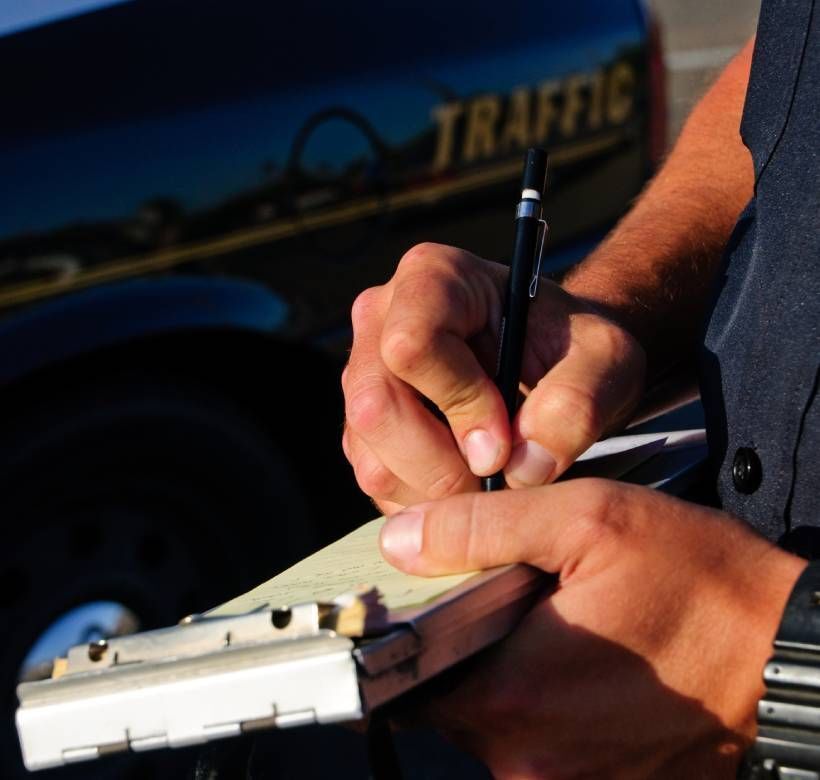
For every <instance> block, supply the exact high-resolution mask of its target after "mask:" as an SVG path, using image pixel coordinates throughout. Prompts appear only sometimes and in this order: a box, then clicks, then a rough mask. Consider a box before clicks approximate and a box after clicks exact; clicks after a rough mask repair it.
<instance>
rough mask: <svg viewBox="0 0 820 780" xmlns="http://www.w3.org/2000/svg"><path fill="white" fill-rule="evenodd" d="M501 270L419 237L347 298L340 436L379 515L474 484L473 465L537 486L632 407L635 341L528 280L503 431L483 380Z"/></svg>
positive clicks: (638, 373)
mask: <svg viewBox="0 0 820 780" xmlns="http://www.w3.org/2000/svg"><path fill="white" fill-rule="evenodd" d="M505 279H506V269H505V268H504V267H503V266H500V265H497V264H494V263H490V262H487V261H485V260H481V259H480V258H478V257H475V256H474V255H471V254H469V253H468V252H464V251H461V250H459V249H454V248H453V247H447V246H441V245H437V244H422V245H419V246H417V247H415V248H414V249H412V250H411V251H410V252H408V253H407V254H406V255H405V256H404V257H403V258H402V260H401V262H400V263H399V266H398V269H397V271H396V274H395V275H394V277H393V278H392V279H391V280H390V282H389V283H388V284H386V285H384V286H383V287H376V288H372V289H370V290H367V291H365V292H364V293H362V294H361V295H360V296H359V298H358V299H357V300H356V303H355V304H354V306H353V333H354V338H353V350H352V352H351V355H350V363H349V365H348V367H347V368H346V370H345V373H344V375H343V379H342V384H343V388H344V394H345V402H346V415H347V425H346V429H345V435H344V441H343V443H344V448H345V452H346V454H347V456H348V459H349V460H350V462H351V463H352V465H353V467H354V470H355V473H356V478H357V480H358V482H359V485H360V486H361V488H362V489H363V490H364V491H365V493H367V494H368V495H370V496H371V497H373V498H374V499H376V500H378V501H379V502H380V503H381V505H382V507H383V508H385V509H386V510H387V511H390V510H392V509H395V508H397V506H399V505H401V506H403V505H407V504H409V503H413V502H416V501H420V500H424V499H430V498H441V497H443V496H447V495H451V494H453V493H458V492H463V491H466V490H471V489H475V488H476V487H477V486H478V480H477V478H476V475H478V476H486V475H490V474H493V473H495V472H496V471H499V470H500V469H502V468H504V470H505V474H506V477H507V481H508V483H509V484H510V485H511V486H512V487H521V486H533V485H542V484H544V483H546V482H551V481H552V480H553V479H555V477H557V476H558V475H559V474H560V473H561V472H562V471H564V470H565V469H566V468H567V467H568V466H569V465H570V464H571V463H572V462H573V461H574V459H575V458H576V457H577V456H578V455H579V454H580V453H581V452H583V451H584V450H585V449H586V448H587V447H589V446H590V445H591V444H592V443H593V442H595V441H596V440H597V439H598V438H599V437H600V436H601V434H602V433H603V432H605V431H607V430H610V429H612V428H613V427H615V426H617V425H618V424H619V423H622V422H624V421H625V420H626V419H627V418H628V416H629V414H630V412H631V411H632V410H633V408H634V406H635V404H636V403H637V400H638V398H639V397H640V395H641V393H642V391H643V382H644V364H645V358H644V354H643V350H642V349H641V348H640V346H638V344H637V342H636V341H635V340H634V339H633V338H632V337H631V336H630V335H629V334H628V333H627V332H626V331H624V330H623V329H622V328H620V327H618V326H617V325H615V324H614V323H613V322H611V321H610V320H608V319H605V318H604V317H602V316H599V315H598V314H596V313H594V312H593V311H592V310H591V309H590V308H589V307H588V306H586V305H585V304H583V303H582V302H580V301H578V300H576V299H575V298H573V297H572V296H570V295H569V294H567V293H565V292H564V291H563V290H561V288H560V287H558V286H557V285H555V284H551V283H550V282H547V281H545V280H542V281H541V283H540V288H539V293H538V297H537V299H536V300H535V301H534V302H533V305H532V306H531V310H530V319H529V328H528V340H527V344H526V349H525V353H524V366H523V375H522V382H523V384H524V385H526V386H527V387H528V388H532V390H531V392H530V393H529V395H528V397H527V399H526V401H525V402H524V404H523V405H522V407H521V409H520V411H519V414H518V416H517V417H516V419H515V421H514V424H513V426H512V429H511V428H510V425H509V422H508V420H507V414H506V410H505V408H504V403H503V401H502V399H501V395H500V394H499V392H498V390H497V389H496V387H495V385H494V383H493V379H492V376H493V374H494V366H495V360H496V344H497V339H498V328H499V323H500V319H501V309H502V299H503V292H504V284H505ZM425 398H426V399H429V400H430V401H432V403H433V404H435V406H436V407H438V409H439V410H440V411H441V412H443V414H444V415H445V416H446V419H447V424H445V423H443V422H442V421H441V420H440V419H437V417H436V416H435V415H434V414H433V413H432V412H431V411H430V408H429V406H428V405H426V404H425V402H424V399H425ZM448 425H449V427H448Z"/></svg>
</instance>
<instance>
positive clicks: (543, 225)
mask: <svg viewBox="0 0 820 780" xmlns="http://www.w3.org/2000/svg"><path fill="white" fill-rule="evenodd" d="M538 224H539V229H540V231H541V240H540V241H539V242H538V252H537V253H536V255H535V269H534V270H533V274H532V279H531V280H530V298H535V294H536V293H537V292H538V277H539V276H540V274H541V258H542V257H543V256H544V239H545V238H546V237H547V231H548V230H549V229H550V228H549V225H548V224H547V222H546V220H544V219H539V220H538Z"/></svg>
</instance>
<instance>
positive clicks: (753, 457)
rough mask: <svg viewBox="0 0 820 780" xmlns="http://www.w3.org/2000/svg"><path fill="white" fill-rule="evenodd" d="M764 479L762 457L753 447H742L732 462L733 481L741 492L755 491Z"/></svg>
mask: <svg viewBox="0 0 820 780" xmlns="http://www.w3.org/2000/svg"><path fill="white" fill-rule="evenodd" d="M762 479H763V468H762V467H761V465H760V458H759V457H758V456H757V453H756V452H755V451H754V450H753V449H752V448H751V447H741V448H740V449H738V451H737V452H736V453H735V459H734V461H733V463H732V482H734V483H735V487H736V488H737V490H738V491H739V492H740V493H754V492H755V490H757V489H758V487H760V482H761V480H762Z"/></svg>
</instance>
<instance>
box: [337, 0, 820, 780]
mask: <svg viewBox="0 0 820 780" xmlns="http://www.w3.org/2000/svg"><path fill="white" fill-rule="evenodd" d="M814 5H815V0H763V8H762V11H761V19H760V24H759V28H758V35H757V39H756V42H750V43H749V44H748V45H747V46H746V47H745V48H744V49H743V50H742V51H741V52H740V54H738V56H737V57H736V58H735V59H734V60H733V61H732V62H731V63H730V64H729V65H728V67H727V68H726V70H725V71H724V72H723V74H722V75H721V77H720V78H719V79H718V80H717V82H716V83H715V84H714V85H713V87H712V88H711V89H710V90H709V92H708V93H707V94H706V95H705V96H704V98H703V99H702V100H701V102H700V103H699V105H698V106H697V107H696V109H695V110H694V111H693V113H692V115H691V117H690V118H689V120H688V122H687V124H686V126H685V127H684V129H683V131H682V133H681V136H680V138H679V140H678V142H677V144H676V146H675V148H674V149H673V151H672V153H671V154H670V156H669V158H668V160H667V162H666V164H665V165H664V167H663V168H662V170H661V171H660V172H659V174H658V175H657V176H656V177H655V179H654V180H653V181H652V182H651V184H650V185H649V186H648V187H647V189H646V191H645V192H644V193H643V195H642V196H641V198H640V199H639V200H638V202H637V203H636V205H635V206H634V208H633V209H632V210H631V212H630V213H629V214H628V215H627V216H626V217H625V218H624V219H623V220H622V221H621V223H620V224H619V225H618V226H617V227H616V228H615V230H614V231H613V232H612V233H611V235H610V236H609V237H608V238H607V239H606V240H605V241H604V242H603V243H602V244H601V246H600V247H599V248H597V249H596V250H595V252H594V253H593V254H592V255H591V256H590V257H588V258H587V259H586V260H585V261H584V262H583V263H581V264H580V265H579V266H578V267H577V268H576V269H575V270H574V272H573V273H572V274H571V276H570V277H569V278H568V279H567V280H566V282H565V283H564V285H563V287H558V286H556V285H549V284H547V283H544V284H543V286H542V287H541V288H540V291H539V298H538V300H537V302H536V304H535V305H534V306H533V307H532V310H531V313H530V324H529V340H528V344H527V347H526V353H525V366H524V376H523V382H524V383H525V384H526V386H527V387H528V393H527V396H526V399H525V401H524V403H523V404H522V406H521V408H520V411H519V413H518V415H517V416H516V418H515V420H514V422H513V424H512V425H511V426H510V425H509V424H508V422H507V420H506V417H505V413H504V406H503V403H502V400H501V398H500V396H499V394H498V393H497V391H496V389H495V387H494V385H493V382H492V380H491V378H490V376H489V374H488V367H489V366H491V365H492V360H493V354H494V348H495V339H496V333H497V330H498V324H499V317H500V308H501V296H502V293H503V280H504V270H503V269H502V268H501V267H499V266H496V265H494V264H492V263H489V262H487V261H484V260H482V259H480V258H477V257H475V256H473V255H470V254H468V253H467V252H463V251H460V250H458V249H454V248H452V247H446V246H437V245H422V246H418V247H415V248H414V249H412V250H411V251H410V252H408V253H407V255H405V257H403V258H402V260H401V262H400V264H399V266H398V269H397V271H396V274H395V276H394V277H393V278H392V279H391V281H390V282H389V283H388V284H386V285H385V286H383V287H379V288H374V289H370V290H367V291H366V292H364V293H363V294H362V295H361V296H360V297H359V298H358V299H357V301H356V303H355V305H354V308H353V325H354V345H353V350H352V352H351V356H350V363H349V365H348V367H347V369H346V371H345V374H344V377H343V387H344V391H345V398H346V411H347V426H346V430H345V434H344V441H343V443H344V447H345V452H346V453H347V455H348V458H349V460H350V462H351V463H352V465H353V467H354V470H355V473H356V477H357V479H358V481H359V484H360V485H361V487H362V488H363V489H364V490H365V492H367V493H368V494H369V495H371V496H372V497H373V498H374V499H375V500H376V501H377V502H378V503H379V505H380V506H381V507H382V508H383V509H384V510H385V512H386V513H387V514H388V515H390V519H389V520H388V522H387V524H386V526H385V528H384V531H383V533H382V537H381V547H382V552H383V554H384V555H385V557H386V558H387V559H388V560H389V561H390V562H391V563H393V564H394V565H396V566H397V567H399V568H401V569H404V570H405V571H408V572H411V573H416V574H423V575H435V574H443V573H448V572H455V571H465V570H472V569H477V568H482V567H488V566H494V565H498V564H506V563H511V562H525V563H528V564H530V565H533V566H537V567H540V568H542V569H543V570H545V571H548V572H554V573H557V574H558V576H559V585H558V587H557V589H556V591H555V592H554V593H553V594H552V595H550V596H548V597H545V598H544V599H543V600H542V601H540V602H539V603H538V604H536V606H535V607H534V609H533V610H532V611H531V612H530V613H529V615H528V616H527V617H526V618H525V620H524V621H523V622H522V623H521V625H520V626H519V627H518V628H517V629H516V631H515V632H514V633H513V634H512V635H511V636H510V637H509V638H508V639H507V640H505V641H504V642H503V643H501V645H499V646H498V647H496V648H495V649H493V650H492V651H491V652H490V653H488V654H487V655H486V656H485V657H484V658H482V661H481V663H480V664H478V665H476V667H475V668H474V669H473V671H472V673H471V675H470V676H469V678H468V679H466V680H465V681H464V682H463V683H462V684H461V685H460V686H459V687H458V688H457V689H456V690H455V691H454V692H452V693H450V694H449V695H448V696H447V697H445V698H443V699H440V700H437V701H435V702H431V704H430V712H429V717H430V718H431V719H432V720H433V722H434V723H436V724H437V725H438V726H439V727H441V728H442V729H443V730H444V731H445V732H447V733H449V734H450V735H451V736H452V737H453V738H454V739H455V740H456V741H457V742H459V743H461V744H462V745H463V746H465V747H466V748H467V749H469V750H471V751H472V752H474V753H475V754H476V755H477V756H478V757H479V758H481V759H482V760H483V761H484V762H485V763H486V764H487V766H488V767H489V768H490V770H491V771H492V772H493V774H494V775H496V776H498V777H515V778H525V777H575V776H590V777H614V776H618V777H620V776H630V777H631V776H661V777H686V778H691V777H722V776H726V777H729V776H732V775H733V773H734V772H735V771H736V768H737V766H738V764H739V763H740V761H741V757H742V755H743V753H744V751H746V749H747V748H748V747H749V746H750V745H751V744H752V742H753V741H754V739H755V736H756V735H757V734H758V726H757V723H756V714H757V711H758V702H759V700H760V699H761V696H763V695H764V684H763V669H764V666H765V664H766V662H767V659H769V657H770V656H771V655H772V641H773V639H774V638H775V636H776V635H779V636H780V638H781V639H782V640H784V641H786V645H784V646H787V647H796V646H799V647H798V649H800V648H802V649H800V652H801V653H802V655H800V656H799V658H798V661H799V663H798V662H797V661H796V662H795V663H796V664H797V666H800V663H802V664H803V666H802V667H800V668H801V669H802V673H803V674H804V676H803V677H802V678H800V679H802V680H803V683H802V684H803V686H804V687H803V688H802V691H803V694H802V699H801V698H799V697H798V698H797V699H795V700H794V701H790V700H789V693H788V691H789V689H788V686H787V687H786V688H785V689H783V691H785V692H783V691H781V694H782V695H781V701H779V702H777V703H776V704H772V705H771V706H768V705H767V707H766V710H767V712H774V711H775V709H777V708H781V709H782V708H783V707H786V708H789V707H791V709H787V714H788V718H787V720H788V719H789V718H791V720H790V721H789V722H790V723H791V725H792V726H794V725H795V724H797V725H798V726H801V724H802V726H806V724H809V726H811V724H812V723H814V724H820V711H817V710H812V701H813V700H812V698H811V695H809V693H807V691H809V690H810V686H809V683H808V682H806V680H808V679H809V677H811V675H812V674H815V672H816V671H820V662H818V663H817V664H816V665H815V664H814V661H813V658H814V656H813V655H812V652H813V649H812V648H813V645H815V644H817V645H820V627H818V626H820V622H818V619H817V618H816V617H814V616H813V612H812V609H818V608H817V607H816V603H817V602H820V595H815V591H817V593H819V594H820V578H818V577H817V572H816V571H815V569H814V566H813V565H809V566H808V567H807V562H806V560H805V558H803V557H799V556H798V555H795V554H793V553H790V552H787V551H786V550H785V549H783V546H782V543H788V542H789V541H790V540H791V541H792V542H794V540H795V539H799V538H800V537H801V535H803V536H805V535H806V534H805V528H806V527H808V526H812V525H817V524H818V523H820V520H818V518H820V506H818V504H820V502H818V500H817V495H818V494H817V485H818V482H819V481H820V411H818V405H817V403H815V397H816V392H817V381H818V345H819V344H818V342H819V341H820V334H819V331H818V328H820V311H818V306H820V289H818V279H820V256H818V234H817V230H818V227H820V144H819V143H818V141H820V121H819V120H820V103H819V102H818V99H817V96H818V95H820V10H817V9H815V8H814ZM750 69H751V76H750ZM747 86H748V90H747ZM744 99H745V109H744ZM741 114H742V123H741ZM741 212H742V213H741ZM733 226H734V230H733ZM727 245H728V247H727ZM724 249H726V251H725V252H724ZM722 257H725V260H723V261H722V259H721V258H722ZM704 315H707V322H708V326H707V328H706V330H705V333H704V332H702V331H701V326H700V323H701V322H702V321H703V318H704ZM697 345H700V349H701V357H702V360H701V369H702V370H701V373H702V376H701V385H702V396H703V400H704V404H705V407H706V410H707V423H708V435H709V443H710V451H711V454H712V457H713V459H714V462H715V469H716V480H717V486H718V491H719V494H720V496H721V500H722V505H723V511H718V510H713V509H708V508H704V507H700V506H696V505H693V504H689V503H686V502H683V501H680V500H677V499H673V498H670V497H667V496H664V495H660V494H657V493H655V492H653V491H651V490H649V489H645V488H642V487H637V486H632V485H625V484H619V483H613V482H608V481H603V480H572V481H568V482H563V483H558V484H552V483H553V481H554V480H555V478H556V477H557V476H558V475H560V474H561V473H562V472H563V471H564V470H565V469H566V468H567V467H568V466H569V464H571V463H572V461H573V459H574V458H575V457H576V456H577V455H578V454H579V453H581V452H582V451H583V450H584V449H586V448H587V447H588V446H589V445H590V444H591V443H592V442H593V441H595V440H596V439H597V438H599V437H600V436H601V435H602V434H606V433H608V432H611V431H614V430H617V429H618V427H619V426H621V425H622V424H623V423H624V422H625V421H626V420H628V419H629V417H630V414H631V413H632V411H633V410H634V408H635V405H636V403H637V401H638V399H639V398H640V397H641V395H642V392H643V390H644V387H645V384H646V382H647V381H649V382H651V381H652V380H653V378H654V377H656V376H658V375H659V373H660V372H662V371H664V370H665V369H667V368H668V367H669V365H670V364H671V363H672V362H673V361H675V360H676V359H677V358H679V357H680V356H681V355H682V354H685V353H686V352H687V351H689V350H693V349H695V348H696V347H697ZM422 396H426V397H427V398H429V399H431V400H432V401H433V402H434V403H435V404H436V406H438V408H439V409H440V410H441V411H442V412H443V413H444V415H445V416H446V421H447V424H446V425H445V424H444V423H443V422H441V421H440V420H439V419H437V418H436V417H435V416H433V415H432V414H431V413H430V412H429V411H428V409H427V408H426V406H425V405H424V404H423V403H422V400H421V397H422ZM500 468H503V469H504V472H505V475H506V478H507V482H508V484H509V485H510V486H511V487H512V488H516V489H513V490H508V491H503V492H499V493H491V494H482V493H478V492H475V491H476V488H477V484H478V476H479V475H488V474H492V473H494V472H495V471H496V470H498V469H500ZM801 528H803V529H804V531H803V532H801V530H800V529H801ZM777 542H781V546H777V544H776V543H777ZM791 547H792V548H794V544H792V545H791ZM815 585H816V586H817V587H816V588H815ZM793 591H794V592H793ZM784 610H785V614H786V618H785V619H784V617H783V616H784ZM781 621H783V623H782V624H781ZM789 642H791V644H790V645H789V644H788V643H789ZM795 643H796V644H795ZM781 644H782V643H781ZM818 657H820V656H818ZM789 668H792V667H789ZM794 668H797V667H796V666H795V667H794ZM783 669H784V670H786V666H784V667H783ZM780 671H781V669H780V668H778V669H777V671H776V672H774V673H775V674H776V673H780ZM798 671H800V669H798ZM806 675H808V676H809V677H806ZM798 676H799V675H798ZM815 677H817V675H816V674H815ZM813 679H814V678H813ZM770 698H772V697H770ZM795 708H796V709H795ZM801 708H802V709H801ZM779 711H780V710H778V712H779ZM812 718H813V719H814V720H812ZM801 719H802V720H801ZM802 726H801V727H802ZM809 726H807V728H809ZM761 733H763V730H762V729H761ZM784 733H788V734H789V735H791V736H790V739H792V741H793V742H795V743H797V742H800V739H801V737H800V735H799V734H797V732H796V731H794V729H792V731H788V732H784ZM800 733H801V734H802V733H803V732H800ZM806 733H808V732H806ZM796 734H797V736H795V735H796ZM807 740H808V742H810V741H811V737H810V735H809V737H807ZM786 741H788V740H786ZM763 742H765V741H764V740H760V745H761V746H760V748H759V757H758V759H755V762H756V764H757V768H756V769H755V770H754V771H757V772H763V773H766V772H770V773H775V772H776V771H783V772H784V775H783V776H787V775H786V774H785V772H787V771H788V770H786V769H783V770H777V769H776V768H775V767H776V766H777V763H778V760H779V761H780V764H781V766H784V765H788V764H789V761H787V760H786V759H785V758H784V757H783V756H782V755H779V754H778V756H775V758H776V759H778V760H775V761H774V762H773V761H772V760H767V761H764V759H765V758H766V756H767V755H769V754H767V750H772V751H774V753H776V752H777V749H778V744H780V743H778V744H775V743H777V740H770V741H769V743H768V744H763ZM780 742H783V740H781V741H780ZM780 747H781V748H782V744H780ZM804 747H806V748H807V751H808V752H806V751H803V753H800V756H801V757H800V758H799V760H798V758H794V760H793V761H792V765H793V766H792V770H794V771H796V769H795V768H798V769H799V768H801V767H802V769H803V770H807V769H808V768H809V767H811V766H820V760H817V761H816V762H815V764H812V761H813V760H814V759H812V758H811V753H812V748H811V745H807V746H804ZM792 748H794V750H797V751H798V752H800V751H799V750H798V748H800V745H792ZM774 753H773V754H772V755H774ZM804 753H805V755H804ZM795 755H796V754H795ZM806 756H808V758H806ZM769 758H771V756H769ZM801 762H802V763H801ZM772 776H775V775H774V774H772ZM788 776H789V777H792V776H795V777H796V776H799V777H813V776H815V775H812V774H805V775H804V774H800V775H788Z"/></svg>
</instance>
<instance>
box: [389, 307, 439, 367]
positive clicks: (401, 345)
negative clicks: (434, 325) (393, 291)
mask: <svg viewBox="0 0 820 780" xmlns="http://www.w3.org/2000/svg"><path fill="white" fill-rule="evenodd" d="M431 347H432V336H431V333H430V330H429V328H428V327H426V326H425V324H424V323H423V322H420V321H419V320H417V319H415V318H414V319H412V320H407V319H406V320H405V321H404V322H402V324H401V326H400V327H396V328H392V329H390V330H389V331H385V333H384V335H383V337H382V342H381V355H382V360H383V361H384V364H385V365H386V366H387V367H388V368H389V369H390V370H391V371H392V372H393V373H394V374H396V375H397V376H400V377H402V376H409V375H412V374H413V373H414V372H415V371H416V370H417V369H418V367H419V365H420V364H421V363H422V362H423V361H424V360H425V359H426V357H427V356H428V355H429V354H430V351H431Z"/></svg>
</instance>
